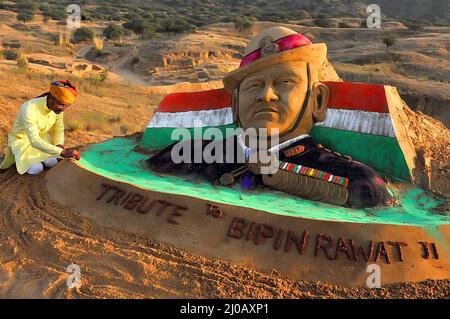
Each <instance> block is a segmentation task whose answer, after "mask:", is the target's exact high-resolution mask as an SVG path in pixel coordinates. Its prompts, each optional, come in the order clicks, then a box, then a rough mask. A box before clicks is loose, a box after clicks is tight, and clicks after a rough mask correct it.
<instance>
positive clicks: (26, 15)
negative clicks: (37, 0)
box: [16, 11, 34, 24]
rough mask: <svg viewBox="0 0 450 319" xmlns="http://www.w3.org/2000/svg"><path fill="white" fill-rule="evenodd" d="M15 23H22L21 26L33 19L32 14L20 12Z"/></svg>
mask: <svg viewBox="0 0 450 319" xmlns="http://www.w3.org/2000/svg"><path fill="white" fill-rule="evenodd" d="M16 18H17V21H22V22H23V24H25V23H26V22H29V21H32V20H33V18H34V13H32V12H28V11H25V12H21V13H18V14H17V17H16Z"/></svg>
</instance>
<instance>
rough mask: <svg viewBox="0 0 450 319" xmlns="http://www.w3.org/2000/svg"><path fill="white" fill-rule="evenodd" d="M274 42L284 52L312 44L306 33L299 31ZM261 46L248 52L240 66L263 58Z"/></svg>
mask: <svg viewBox="0 0 450 319" xmlns="http://www.w3.org/2000/svg"><path fill="white" fill-rule="evenodd" d="M273 43H275V44H277V45H278V49H279V51H278V52H283V51H287V50H291V49H295V48H299V47H302V46H305V45H309V44H312V42H311V41H310V40H309V39H308V38H307V37H305V36H304V35H301V34H299V33H297V34H292V35H288V36H287V37H283V38H281V39H278V40H277V41H274V42H273ZM261 56H262V55H261V48H258V49H256V50H255V51H253V52H251V53H249V54H247V55H246V56H245V57H244V58H243V59H242V61H241V64H240V65H239V67H240V68H242V67H243V66H244V65H246V64H249V63H250V62H253V61H255V60H258V59H259V58H261Z"/></svg>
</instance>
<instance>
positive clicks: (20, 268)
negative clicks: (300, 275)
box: [0, 168, 450, 298]
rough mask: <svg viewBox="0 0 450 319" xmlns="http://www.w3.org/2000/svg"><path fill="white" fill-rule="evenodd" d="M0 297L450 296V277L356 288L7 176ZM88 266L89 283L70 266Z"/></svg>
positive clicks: (1, 193)
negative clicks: (196, 247)
mask: <svg viewBox="0 0 450 319" xmlns="http://www.w3.org/2000/svg"><path fill="white" fill-rule="evenodd" d="M0 198H1V200H0V297H6V298H17V297H22V298H23V297H34V298H104V297H110V298H164V297H167V298H179V297H187V298H198V297H202V298H216V297H218V298H230V297H237V298H325V297H331V298H348V297H350V298H380V297H383V298H417V297H420V298H448V297H449V291H450V281H449V280H445V281H426V282H423V283H415V284H405V285H392V286H388V287H385V288H382V289H376V290H370V289H348V288H343V287H337V286H329V285H325V284H321V283H311V282H303V281H291V280H288V279H285V278H280V277H278V276H277V275H276V274H264V273H260V272H257V271H254V270H253V269H251V268H247V267H241V266H236V265H233V264H231V263H228V262H224V261H220V260H209V259H206V258H203V257H201V256H199V255H196V254H193V253H189V252H186V251H183V250H180V249H177V248H175V247H173V246H171V245H166V244H163V243H157V242H154V241H151V240H150V239H148V238H145V237H142V236H138V235H134V234H131V233H128V232H125V231H122V230H119V229H114V228H101V227H98V226H96V225H95V224H94V223H93V222H92V221H91V220H90V219H88V218H84V217H81V216H80V215H79V214H77V212H76V211H73V210H71V209H70V208H69V207H65V206H62V205H60V204H58V203H55V202H52V201H51V200H50V199H49V196H48V194H47V191H46V185H45V179H44V176H39V177H30V176H20V175H18V174H17V173H16V172H15V170H14V168H12V169H9V170H7V171H5V172H4V173H2V174H0ZM72 262H73V263H75V264H78V265H80V268H81V276H82V277H81V284H82V286H81V288H80V289H72V290H69V289H67V286H66V278H67V276H68V274H67V273H66V267H67V266H68V265H69V264H70V263H72Z"/></svg>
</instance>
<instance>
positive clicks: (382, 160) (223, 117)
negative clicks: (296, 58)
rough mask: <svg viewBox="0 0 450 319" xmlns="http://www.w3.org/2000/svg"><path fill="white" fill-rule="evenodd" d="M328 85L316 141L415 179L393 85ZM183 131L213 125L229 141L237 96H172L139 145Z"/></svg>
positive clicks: (162, 143)
mask: <svg viewBox="0 0 450 319" xmlns="http://www.w3.org/2000/svg"><path fill="white" fill-rule="evenodd" d="M324 83H325V84H326V85H327V86H328V87H329V89H330V100H329V103H328V110H327V116H326V120H325V121H324V122H321V123H316V125H315V126H314V128H313V129H312V131H311V135H312V137H313V139H314V140H315V142H316V143H320V144H322V145H324V147H326V148H330V149H332V150H333V151H336V152H339V153H342V154H345V155H349V156H351V157H352V158H353V159H355V160H358V161H360V162H363V163H365V164H367V165H370V166H371V167H373V168H374V169H375V170H377V171H378V172H379V173H380V174H381V175H383V176H387V177H389V178H391V179H393V180H410V176H411V175H410V170H409V168H408V165H407V163H406V160H405V156H404V154H403V152H402V149H401V147H400V145H399V143H398V139H397V137H396V134H395V130H394V126H393V120H392V116H391V113H390V112H389V103H388V98H387V97H389V96H391V95H392V94H394V95H395V94H397V96H398V93H396V91H394V93H392V92H393V91H392V90H389V93H388V94H386V88H391V87H385V86H383V85H373V84H363V83H352V82H324ZM398 99H400V97H398ZM391 100H392V99H391ZM394 100H395V99H394ZM394 102H395V101H391V103H394ZM180 127H182V128H186V129H188V130H189V132H190V134H191V135H190V136H191V137H194V131H195V132H196V134H197V137H198V136H200V137H201V136H202V134H203V132H204V131H205V129H207V128H211V127H214V128H218V129H219V130H221V132H222V134H223V136H224V137H225V138H227V137H229V136H230V135H232V131H233V130H227V128H235V127H236V126H235V124H234V123H233V115H232V110H231V96H230V95H229V94H228V93H227V92H226V91H225V90H223V89H217V90H209V91H201V92H189V93H173V94H169V95H167V96H166V97H165V98H164V99H163V101H162V102H161V103H160V104H159V106H158V108H157V110H156V112H155V113H154V115H153V116H152V118H151V119H150V122H149V123H148V126H147V130H146V132H145V134H144V136H143V138H142V140H141V142H140V144H139V146H140V147H141V148H142V149H146V150H148V151H151V152H152V151H156V150H159V149H162V148H164V147H166V146H168V145H170V144H172V143H174V142H175V141H177V140H180V139H181V137H179V138H178V139H175V140H174V139H172V132H173V131H174V130H175V129H176V128H180ZM230 132H231V134H230ZM199 133H200V134H199Z"/></svg>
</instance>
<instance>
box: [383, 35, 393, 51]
mask: <svg viewBox="0 0 450 319" xmlns="http://www.w3.org/2000/svg"><path fill="white" fill-rule="evenodd" d="M382 41H383V43H384V45H385V46H386V53H389V48H390V47H391V46H393V45H394V44H395V37H394V36H393V35H390V36H387V37H385V38H383V39H382Z"/></svg>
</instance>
